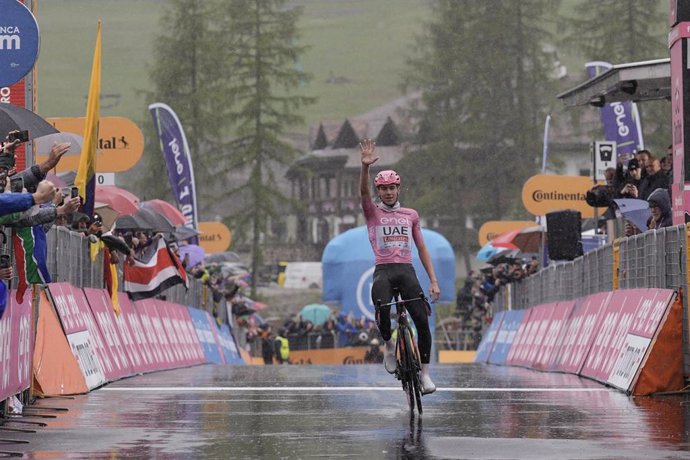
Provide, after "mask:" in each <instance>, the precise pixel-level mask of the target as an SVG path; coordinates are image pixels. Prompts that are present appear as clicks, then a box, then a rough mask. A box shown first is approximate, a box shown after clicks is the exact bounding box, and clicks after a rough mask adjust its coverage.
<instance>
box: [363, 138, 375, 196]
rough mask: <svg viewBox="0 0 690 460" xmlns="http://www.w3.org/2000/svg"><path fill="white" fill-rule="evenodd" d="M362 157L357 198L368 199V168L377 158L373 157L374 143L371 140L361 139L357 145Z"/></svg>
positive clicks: (369, 188) (369, 192) (369, 190)
mask: <svg viewBox="0 0 690 460" xmlns="http://www.w3.org/2000/svg"><path fill="white" fill-rule="evenodd" d="M359 149H360V153H361V155H362V170H361V172H360V175H359V196H360V197H362V198H368V197H370V196H371V186H370V185H369V166H370V165H372V164H374V163H376V160H378V159H379V157H375V156H374V150H375V149H376V142H374V141H372V140H371V139H362V140H361V141H360V143H359Z"/></svg>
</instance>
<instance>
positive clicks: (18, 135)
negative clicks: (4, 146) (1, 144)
mask: <svg viewBox="0 0 690 460" xmlns="http://www.w3.org/2000/svg"><path fill="white" fill-rule="evenodd" d="M17 139H19V142H29V131H27V130H24V131H12V132H11V133H9V134H8V135H7V140H8V141H10V142H14V141H16V140H17Z"/></svg>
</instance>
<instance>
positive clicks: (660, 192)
mask: <svg viewBox="0 0 690 460" xmlns="http://www.w3.org/2000/svg"><path fill="white" fill-rule="evenodd" d="M647 202H648V203H650V204H651V203H655V204H657V205H658V206H659V209H660V210H661V217H659V219H658V220H656V221H654V217H650V218H649V221H648V222H647V226H648V227H649V228H663V227H670V226H672V225H673V218H672V216H671V197H670V196H669V194H668V190H666V189H665V188H658V189H656V190H654V191H653V192H652V193H651V194H650V195H649V198H647Z"/></svg>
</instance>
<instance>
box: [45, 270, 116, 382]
mask: <svg viewBox="0 0 690 460" xmlns="http://www.w3.org/2000/svg"><path fill="white" fill-rule="evenodd" d="M48 292H49V293H50V299H51V301H52V303H53V306H54V307H55V311H57V314H58V317H59V318H60V322H61V323H62V328H63V330H64V332H65V335H66V336H67V341H68V342H69V344H70V347H71V348H72V353H73V354H74V357H75V358H76V359H77V362H78V363H79V367H80V368H81V371H82V374H84V380H86V385H87V386H88V387H89V390H92V389H94V388H97V387H99V386H101V385H103V384H104V383H106V382H107V380H108V379H107V377H106V375H107V374H108V373H110V372H112V360H111V358H110V356H109V355H108V354H107V351H106V350H105V349H104V347H103V338H102V337H101V336H100V332H99V331H98V327H97V326H96V323H95V320H94V319H93V315H92V314H91V309H90V308H89V304H88V302H87V301H86V298H85V297H84V295H83V292H82V291H81V289H78V288H73V287H72V286H71V285H70V284H69V283H51V284H49V285H48Z"/></svg>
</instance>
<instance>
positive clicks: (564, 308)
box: [532, 300, 575, 370]
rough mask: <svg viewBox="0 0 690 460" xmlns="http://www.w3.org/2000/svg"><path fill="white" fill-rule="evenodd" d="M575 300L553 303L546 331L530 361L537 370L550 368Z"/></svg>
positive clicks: (553, 364) (552, 366)
mask: <svg viewBox="0 0 690 460" xmlns="http://www.w3.org/2000/svg"><path fill="white" fill-rule="evenodd" d="M574 306H575V302H574V301H573V300H563V301H560V302H558V303H556V304H555V305H554V307H553V308H552V311H551V318H550V321H549V324H548V326H547V328H546V333H545V335H544V338H543V339H542V341H541V346H540V347H539V350H538V352H537V354H536V356H535V358H534V360H533V361H532V367H533V368H534V369H539V370H552V369H553V368H554V367H555V363H554V362H555V360H556V356H557V352H558V345H559V344H560V343H561V342H562V340H563V334H564V333H565V325H566V322H567V320H568V318H569V317H570V314H571V313H572V311H573V307H574Z"/></svg>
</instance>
